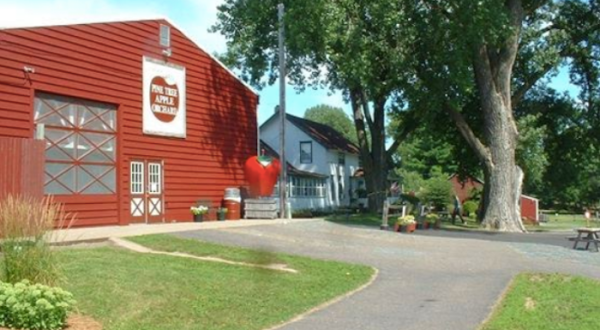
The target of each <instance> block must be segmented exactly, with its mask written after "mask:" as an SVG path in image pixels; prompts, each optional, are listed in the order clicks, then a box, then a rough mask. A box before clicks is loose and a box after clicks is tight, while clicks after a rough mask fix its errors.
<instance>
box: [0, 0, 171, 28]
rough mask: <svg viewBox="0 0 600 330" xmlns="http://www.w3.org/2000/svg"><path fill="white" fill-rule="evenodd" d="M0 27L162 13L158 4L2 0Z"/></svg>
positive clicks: (130, 18)
mask: <svg viewBox="0 0 600 330" xmlns="http://www.w3.org/2000/svg"><path fill="white" fill-rule="evenodd" d="M0 8H2V12H1V13H0V27H4V28H7V27H26V26H45V25H62V24H77V23H88V22H103V21H120V20H138V19H149V18H156V17H161V16H162V15H161V14H160V10H159V9H158V6H157V5H155V4H153V3H147V4H146V5H144V6H143V7H140V5H139V3H137V4H135V3H131V4H127V3H118V2H110V1H108V0H45V1H44V0H29V1H11V0H1V1H0Z"/></svg>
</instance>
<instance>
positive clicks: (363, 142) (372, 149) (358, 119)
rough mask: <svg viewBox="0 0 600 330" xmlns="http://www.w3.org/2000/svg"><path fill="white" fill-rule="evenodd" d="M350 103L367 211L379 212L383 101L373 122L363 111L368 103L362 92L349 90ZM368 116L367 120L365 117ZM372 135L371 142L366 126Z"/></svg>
mask: <svg viewBox="0 0 600 330" xmlns="http://www.w3.org/2000/svg"><path fill="white" fill-rule="evenodd" d="M350 102H351V105H352V113H353V117H354V125H355V127H356V134H357V138H358V139H357V140H358V146H359V149H360V155H359V157H360V160H361V162H362V167H363V172H364V175H365V183H366V188H367V196H368V199H369V211H371V212H381V210H382V208H383V201H384V200H385V198H386V197H387V184H386V178H387V157H386V150H385V126H384V125H385V117H384V116H385V111H384V104H385V101H381V100H380V101H376V102H375V111H374V118H373V119H371V118H370V117H369V110H368V108H366V107H367V106H368V102H366V99H365V93H364V91H363V90H362V89H361V88H353V89H351V90H350ZM365 114H367V116H365ZM365 117H366V118H365ZM365 120H366V121H367V124H368V129H369V130H370V132H371V141H370V145H369V139H368V138H367V126H366V125H365Z"/></svg>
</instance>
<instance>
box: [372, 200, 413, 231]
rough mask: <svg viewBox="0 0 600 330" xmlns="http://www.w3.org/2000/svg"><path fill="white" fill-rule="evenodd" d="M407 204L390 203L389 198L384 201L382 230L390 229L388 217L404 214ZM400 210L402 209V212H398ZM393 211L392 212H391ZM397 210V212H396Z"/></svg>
mask: <svg viewBox="0 0 600 330" xmlns="http://www.w3.org/2000/svg"><path fill="white" fill-rule="evenodd" d="M405 207H406V206H405V205H393V204H390V203H389V202H388V201H387V200H386V201H384V202H383V214H382V217H381V226H379V228H380V229H381V230H388V229H389V227H390V226H389V223H388V219H389V216H390V215H399V216H404V210H405ZM398 210H400V212H398ZM390 211H391V213H390ZM394 211H396V212H394Z"/></svg>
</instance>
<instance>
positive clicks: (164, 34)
mask: <svg viewBox="0 0 600 330" xmlns="http://www.w3.org/2000/svg"><path fill="white" fill-rule="evenodd" d="M160 45H161V46H163V47H171V27H169V26H168V25H162V24H161V25H160Z"/></svg>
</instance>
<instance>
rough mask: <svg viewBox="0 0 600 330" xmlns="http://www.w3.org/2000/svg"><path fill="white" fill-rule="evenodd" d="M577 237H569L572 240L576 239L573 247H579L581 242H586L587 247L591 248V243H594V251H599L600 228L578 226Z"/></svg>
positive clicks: (587, 248)
mask: <svg viewBox="0 0 600 330" xmlns="http://www.w3.org/2000/svg"><path fill="white" fill-rule="evenodd" d="M575 230H576V231H577V237H569V240H570V241H574V242H575V244H573V249H577V245H578V244H579V243H580V242H584V243H586V244H585V249H586V250H589V248H590V244H593V245H594V247H595V249H594V250H592V251H594V252H598V243H600V228H577V229H575Z"/></svg>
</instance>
